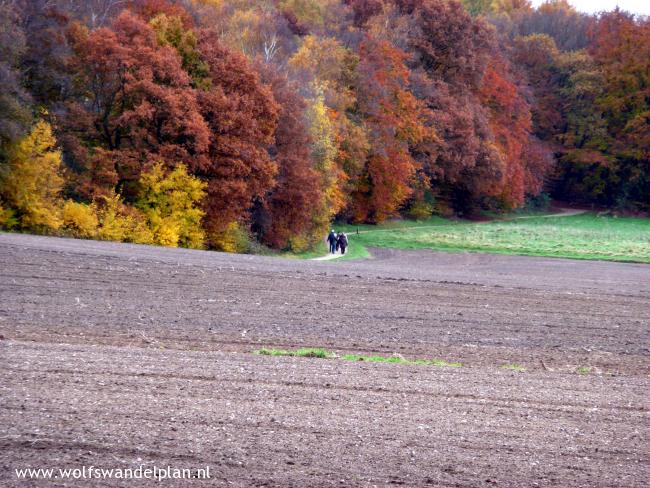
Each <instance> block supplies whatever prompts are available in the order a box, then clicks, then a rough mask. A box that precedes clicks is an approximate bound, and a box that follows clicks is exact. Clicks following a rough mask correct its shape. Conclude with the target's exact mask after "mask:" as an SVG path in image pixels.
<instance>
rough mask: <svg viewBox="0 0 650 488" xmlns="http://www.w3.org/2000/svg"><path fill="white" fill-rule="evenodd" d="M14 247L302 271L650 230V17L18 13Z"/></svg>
mask: <svg viewBox="0 0 650 488" xmlns="http://www.w3.org/2000/svg"><path fill="white" fill-rule="evenodd" d="M0 88H1V90H0V228H4V229H7V230H16V231H26V232H35V233H44V234H55V235H67V236H73V237H81V238H96V239H105V240H115V241H126V242H136V243H149V244H159V245H166V246H183V247H192V248H211V249H217V250H224V251H230V252H255V250H256V249H266V248H272V249H277V250H288V251H293V252H301V251H304V250H306V249H309V248H310V247H311V246H312V245H313V244H314V243H315V242H317V241H320V240H322V239H323V237H324V236H325V234H326V232H327V228H328V226H329V225H330V222H332V221H333V220H334V219H337V220H340V221H345V222H354V223H380V222H383V221H385V220H387V219H390V218H393V217H396V216H402V217H405V218H413V219H422V218H427V217H429V216H431V215H441V216H447V217H451V216H472V215H478V214H480V213H481V212H484V211H491V212H497V213H498V212H508V211H511V210H514V209H517V208H521V207H523V206H525V205H536V204H537V202H540V201H544V200H545V199H546V200H547V199H549V198H554V199H558V200H561V201H565V202H570V203H576V204H583V205H595V206H598V207H606V208H616V209H621V210H626V211H632V212H648V211H650V20H649V19H647V18H639V17H635V16H634V15H631V14H628V13H626V12H622V11H618V10H616V11H612V12H603V13H601V14H599V15H597V16H588V15H585V14H582V13H579V12H577V11H575V10H574V9H573V8H572V7H571V6H569V5H568V4H567V3H566V2H565V1H564V0H552V1H549V2H547V3H545V4H543V5H542V6H540V7H538V8H533V7H532V6H531V4H530V3H529V2H528V0H494V1H492V0H463V1H462V2H459V1H456V0H261V1H255V0H182V1H180V0H179V1H171V0H132V1H118V0H89V1H81V0H14V1H11V0H0Z"/></svg>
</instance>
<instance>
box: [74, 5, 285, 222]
mask: <svg viewBox="0 0 650 488" xmlns="http://www.w3.org/2000/svg"><path fill="white" fill-rule="evenodd" d="M74 37H75V38H76V41H75V52H76V60H75V61H76V68H77V70H78V72H79V74H80V76H79V82H80V83H79V86H80V88H81V90H80V93H79V96H78V99H77V100H78V101H76V102H74V103H72V104H70V105H69V110H68V113H67V116H66V117H65V129H66V130H65V131H64V137H63V140H64V143H65V148H66V152H67V154H68V156H69V160H70V162H71V167H72V168H73V169H76V170H77V172H78V173H79V180H80V185H79V189H80V193H81V194H83V195H85V196H87V197H91V196H92V195H94V194H96V193H102V192H105V191H107V190H110V189H112V187H113V186H114V185H115V184H117V185H118V189H119V190H121V191H122V193H123V194H124V195H125V197H126V198H127V199H129V198H133V197H134V195H135V192H136V190H137V187H136V185H137V180H138V178H139V175H140V173H141V171H142V169H143V168H144V167H146V166H147V165H149V164H151V163H153V162H156V161H164V162H166V163H167V164H168V165H170V166H173V165H175V164H177V163H179V162H183V163H185V164H187V165H188V167H189V168H190V170H191V171H192V172H193V173H194V174H195V175H198V176H200V177H202V178H203V179H205V180H206V181H207V182H208V185H209V186H208V196H207V198H206V200H205V205H206V222H205V223H206V226H207V228H208V230H210V231H215V232H218V231H219V230H222V229H223V228H225V227H226V226H227V225H229V224H231V223H232V222H236V221H242V222H243V221H246V220H248V217H249V211H250V208H251V206H252V205H253V202H254V200H255V199H256V198H260V197H262V196H263V195H264V194H265V193H266V192H267V191H268V190H269V188H270V187H271V186H272V185H273V182H274V180H273V178H274V176H275V172H276V165H275V164H274V163H273V162H272V161H271V160H270V158H269V155H268V151H267V147H268V146H269V145H270V144H271V143H272V136H273V133H274V130H275V127H276V123H277V111H278V108H277V105H276V104H275V102H274V101H273V97H272V95H271V93H270V92H269V90H268V89H267V88H265V87H264V86H263V85H262V84H261V82H260V80H259V77H258V75H257V74H255V72H254V71H253V70H252V69H251V68H250V66H249V65H248V63H247V61H246V60H245V58H244V57H243V56H241V55H239V54H234V53H232V52H231V51H229V50H227V49H226V48H224V47H223V46H221V45H220V44H219V42H218V40H217V36H216V34H214V33H212V32H209V31H200V32H199V34H198V37H199V43H198V50H199V52H200V55H201V58H202V59H203V61H205V62H206V63H207V64H208V65H209V74H208V78H209V87H207V88H206V89H201V90H199V89H195V88H193V87H192V83H191V81H192V80H191V78H190V76H189V74H188V73H186V72H185V71H184V70H183V68H182V60H181V57H180V56H179V54H178V53H177V52H176V50H175V49H174V48H173V47H172V46H169V45H165V46H163V45H160V44H159V43H157V40H156V35H155V32H154V31H153V29H152V27H151V26H150V25H149V24H147V23H146V22H145V21H144V20H143V19H142V18H141V17H139V16H137V15H135V14H133V13H131V12H129V11H125V12H123V13H122V14H120V15H119V17H118V18H117V19H116V20H115V22H114V23H113V25H112V26H111V28H101V29H96V30H94V31H92V32H90V33H89V34H87V35H86V34H84V33H83V31H80V30H77V32H76V35H75V36H74Z"/></svg>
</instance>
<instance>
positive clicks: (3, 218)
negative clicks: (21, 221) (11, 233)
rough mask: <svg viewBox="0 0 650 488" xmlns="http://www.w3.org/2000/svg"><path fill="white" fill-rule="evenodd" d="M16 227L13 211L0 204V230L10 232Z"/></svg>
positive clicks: (16, 222) (16, 221)
mask: <svg viewBox="0 0 650 488" xmlns="http://www.w3.org/2000/svg"><path fill="white" fill-rule="evenodd" d="M17 225H18V220H16V216H15V214H14V211H13V210H11V209H10V208H4V207H3V206H2V202H0V229H5V230H11V229H13V228H14V227H16V226H17Z"/></svg>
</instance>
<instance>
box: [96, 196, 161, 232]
mask: <svg viewBox="0 0 650 488" xmlns="http://www.w3.org/2000/svg"><path fill="white" fill-rule="evenodd" d="M97 216H98V219H99V232H98V236H99V238H100V239H103V240H106V241H121V242H133V243H136V244H153V243H154V239H153V234H152V232H151V230H149V228H148V227H147V219H146V217H145V216H144V215H143V214H142V212H139V211H138V210H137V209H135V208H133V207H129V206H127V205H124V204H123V203H122V202H121V201H120V196H119V195H117V194H115V193H113V194H112V195H108V196H103V197H100V199H99V200H98V211H97Z"/></svg>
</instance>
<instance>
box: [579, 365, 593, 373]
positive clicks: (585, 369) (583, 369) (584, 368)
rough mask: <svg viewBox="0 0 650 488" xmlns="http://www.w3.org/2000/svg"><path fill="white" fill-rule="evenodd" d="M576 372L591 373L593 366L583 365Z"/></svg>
mask: <svg viewBox="0 0 650 488" xmlns="http://www.w3.org/2000/svg"><path fill="white" fill-rule="evenodd" d="M576 372H577V373H578V374H589V373H591V367H590V366H581V367H579V368H578V369H576Z"/></svg>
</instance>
